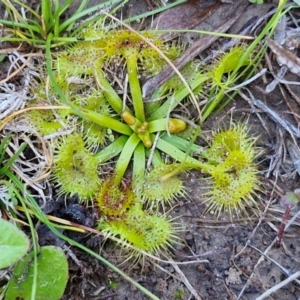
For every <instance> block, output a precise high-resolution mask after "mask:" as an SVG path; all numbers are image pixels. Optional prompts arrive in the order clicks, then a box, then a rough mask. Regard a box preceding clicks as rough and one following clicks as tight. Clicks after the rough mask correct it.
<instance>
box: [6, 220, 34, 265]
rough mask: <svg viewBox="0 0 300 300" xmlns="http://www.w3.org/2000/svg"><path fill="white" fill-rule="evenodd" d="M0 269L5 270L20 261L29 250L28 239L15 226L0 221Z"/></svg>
mask: <svg viewBox="0 0 300 300" xmlns="http://www.w3.org/2000/svg"><path fill="white" fill-rule="evenodd" d="M0 232H2V234H0V253H1V259H0V269H3V268H7V267H9V266H11V265H12V264H14V263H16V262H17V261H18V260H19V259H21V258H22V257H23V256H24V255H25V254H26V252H27V251H28V249H29V239H28V238H27V236H26V235H25V233H24V232H22V231H21V230H20V229H18V228H17V227H16V226H15V225H13V224H11V223H10V222H8V221H5V220H3V219H0Z"/></svg>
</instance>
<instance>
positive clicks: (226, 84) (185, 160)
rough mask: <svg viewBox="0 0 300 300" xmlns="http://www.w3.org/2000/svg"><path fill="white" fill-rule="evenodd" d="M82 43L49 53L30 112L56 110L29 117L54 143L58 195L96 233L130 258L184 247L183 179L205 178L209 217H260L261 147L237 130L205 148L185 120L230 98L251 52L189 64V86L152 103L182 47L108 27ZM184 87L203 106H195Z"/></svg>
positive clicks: (93, 28)
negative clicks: (190, 175)
mask: <svg viewBox="0 0 300 300" xmlns="http://www.w3.org/2000/svg"><path fill="white" fill-rule="evenodd" d="M77 39H78V41H77V42H75V43H72V44H71V45H69V46H67V47H65V48H63V49H61V50H60V51H57V52H55V53H52V54H51V56H50V52H48V55H49V56H48V61H47V71H48V73H49V77H50V84H49V81H48V77H47V75H46V73H45V75H44V76H42V77H41V78H40V79H39V81H37V82H36V85H35V87H33V90H34V91H35V95H36V97H35V99H36V100H35V102H36V103H34V104H32V105H33V107H34V106H38V105H39V104H40V102H45V101H48V103H49V102H50V104H51V105H55V106H56V107H57V106H58V109H56V110H54V111H53V110H49V111H48V112H46V113H45V112H44V111H40V110H34V109H33V110H32V111H31V112H29V113H28V115H27V116H26V118H27V119H28V122H30V124H31V126H33V127H34V128H35V129H36V130H37V131H38V132H40V133H41V134H42V135H47V136H48V137H52V140H53V145H54V167H53V170H52V175H51V178H52V180H53V181H54V182H55V184H56V186H57V187H58V189H59V193H60V194H62V195H70V196H73V195H77V196H78V198H79V199H80V201H82V202H85V203H88V202H92V203H94V205H96V206H97V207H98V209H99V212H100V215H101V219H100V220H99V225H98V228H99V229H100V230H102V231H103V232H104V233H106V236H117V237H119V238H120V241H121V244H122V245H123V246H124V247H125V248H126V245H127V244H131V245H132V246H133V247H134V248H135V249H137V252H135V255H134V256H135V257H136V256H137V257H139V254H138V249H139V250H141V251H142V252H143V253H145V252H146V253H151V254H157V253H158V252H160V251H161V250H162V249H165V250H167V249H168V248H169V247H170V246H171V245H172V244H173V243H174V242H175V243H176V242H178V232H179V231H180V230H182V229H183V228H182V227H181V226H179V224H178V223H176V222H175V221H174V220H169V218H168V215H167V214H166V213H165V212H166V207H168V209H169V207H170V205H172V203H173V201H174V200H176V199H178V198H182V197H185V196H186V190H185V187H184V182H183V181H182V179H181V178H180V176H179V174H180V173H182V172H185V171H189V170H192V169H194V170H200V171H201V172H202V173H204V174H206V175H205V176H206V177H207V180H208V181H209V182H210V183H209V186H208V187H207V194H206V195H205V198H206V202H207V210H208V211H214V213H215V214H216V215H217V216H218V217H219V216H220V215H221V213H222V212H224V211H227V212H228V213H229V215H230V217H233V216H234V215H239V214H244V213H247V210H246V207H251V208H253V211H255V209H256V208H257V203H256V201H255V199H254V197H253V196H255V190H257V189H258V179H257V167H256V164H255V163H254V161H255V159H256V157H257V155H258V151H257V149H256V148H255V138H254V137H251V136H249V134H248V129H247V128H246V127H245V126H243V125H242V124H234V122H232V123H231V125H230V126H229V128H228V129H227V130H224V131H221V130H220V131H217V132H215V133H214V137H213V139H212V141H211V143H210V145H208V146H207V147H206V148H202V147H200V146H199V145H197V143H196V142H195V141H196V140H197V137H198V135H199V133H200V127H199V125H196V124H195V123H194V122H193V118H196V117H197V116H195V115H194V116H192V115H191V114H189V113H186V114H184V113H182V111H183V109H184V108H185V107H189V108H188V109H191V110H195V112H196V111H199V108H200V109H202V110H203V109H205V107H208V106H210V105H211V104H213V105H214V103H210V100H208V101H207V99H210V98H211V99H213V98H214V96H216V95H218V98H220V92H221V93H223V95H224V94H225V93H226V89H227V88H230V87H231V86H232V84H233V83H234V80H233V79H232V78H231V77H230V76H231V72H233V71H235V72H236V71H237V70H236V67H237V66H238V64H239V58H241V57H242V55H243V53H244V49H245V48H244V46H239V45H238V46H236V47H234V48H232V49H231V50H230V51H229V52H228V53H225V54H223V55H222V56H220V57H219V58H218V60H217V61H216V62H214V63H213V64H212V65H211V66H208V67H205V69H202V68H199V67H198V65H199V64H198V63H197V61H194V62H190V63H189V64H188V65H187V66H186V67H184V68H183V69H182V70H181V74H182V76H183V78H184V80H185V82H182V79H180V78H179V77H177V75H176V76H174V77H173V78H171V79H170V80H169V81H167V82H166V83H165V84H163V85H162V86H161V87H159V88H158V89H157V90H156V91H155V92H154V94H153V95H152V97H151V99H143V96H142V91H141V82H142V81H143V80H145V79H146V78H148V77H150V76H153V75H155V74H157V73H158V72H159V71H160V70H162V68H163V67H164V66H165V65H166V63H165V59H164V57H167V58H168V59H169V60H171V61H172V60H174V59H175V58H177V57H178V56H179V55H180V54H181V53H182V51H183V49H182V46H179V45H178V44H176V43H175V42H173V43H165V42H163V41H162V40H161V39H160V38H159V35H158V34H156V33H153V32H147V31H145V32H141V33H137V32H135V31H132V30H129V29H128V28H126V27H122V26H116V25H114V26H112V25H110V26H108V27H107V26H105V25H104V22H103V21H99V22H96V23H93V24H92V25H90V26H88V27H86V28H85V29H84V30H82V31H81V33H80V35H78V38H77ZM249 62H250V60H249V59H248V60H246V61H244V63H243V64H241V66H248V65H249V64H250V63H249ZM241 66H240V67H241ZM234 78H237V76H236V75H235V77H234ZM187 84H188V85H189V87H190V89H191V90H192V91H193V93H194V96H195V97H196V99H198V101H199V103H204V106H202V107H200V106H199V105H200V104H197V105H198V107H197V108H195V107H194V106H193V105H195V104H191V101H190V100H189V97H188V96H189V90H188V89H187V87H186V85H187ZM208 90H209V94H207V92H206V91H208ZM212 101H213V100H212ZM59 105H61V109H60V108H59ZM65 132H68V134H67V135H65V134H64V133H65ZM70 132H71V133H70ZM107 166H109V170H110V171H107ZM104 169H105V170H106V171H105V173H103V172H104ZM161 210H162V211H163V214H161V213H160V214H158V212H159V211H161ZM137 224H138V226H137Z"/></svg>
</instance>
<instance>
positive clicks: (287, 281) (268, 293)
mask: <svg viewBox="0 0 300 300" xmlns="http://www.w3.org/2000/svg"><path fill="white" fill-rule="evenodd" d="M299 276H300V271H298V272H296V273H295V274H293V275H291V276H290V277H288V278H287V279H285V280H283V281H281V282H280V283H278V284H276V285H275V286H273V287H271V288H270V289H268V290H267V291H265V292H264V293H263V294H262V295H260V296H259V297H258V298H256V300H263V299H265V298H266V297H268V296H270V295H271V294H273V293H275V292H276V291H277V290H279V289H281V288H282V287H284V286H285V285H287V284H288V283H290V282H291V281H293V280H295V279H297V278H298V277H299Z"/></svg>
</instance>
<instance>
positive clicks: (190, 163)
mask: <svg viewBox="0 0 300 300" xmlns="http://www.w3.org/2000/svg"><path fill="white" fill-rule="evenodd" d="M156 148H158V149H159V150H161V151H163V152H165V153H167V154H168V155H170V156H171V157H173V158H174V159H176V160H177V161H179V162H181V163H184V164H186V168H193V169H200V170H203V171H204V172H206V173H207V174H211V173H212V170H213V169H214V168H215V166H211V165H210V164H207V163H202V162H200V161H198V160H197V159H195V158H193V157H191V156H189V155H186V153H184V152H182V151H180V150H179V149H178V148H176V147H175V146H173V145H172V144H170V143H168V142H166V141H164V140H163V139H161V138H159V139H158V142H157V144H156Z"/></svg>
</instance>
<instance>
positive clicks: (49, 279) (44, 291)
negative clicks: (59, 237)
mask: <svg viewBox="0 0 300 300" xmlns="http://www.w3.org/2000/svg"><path fill="white" fill-rule="evenodd" d="M33 278H34V254H33V252H30V253H29V254H27V255H26V256H25V257H24V258H23V259H22V260H21V261H19V262H18V264H17V265H16V266H15V268H14V270H13V275H12V277H11V279H10V281H9V284H8V289H7V292H6V295H5V299H6V300H15V299H22V300H30V299H32V298H31V297H32V286H33ZM67 281H68V262H67V258H66V256H65V254H64V252H63V250H62V249H61V248H58V247H55V246H45V247H42V248H41V251H40V253H39V254H38V257H37V284H36V295H35V298H34V299H35V300H57V299H60V298H61V297H62V296H63V293H64V290H65V287H66V285H67Z"/></svg>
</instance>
